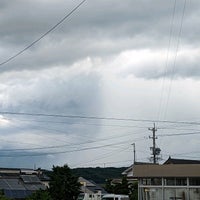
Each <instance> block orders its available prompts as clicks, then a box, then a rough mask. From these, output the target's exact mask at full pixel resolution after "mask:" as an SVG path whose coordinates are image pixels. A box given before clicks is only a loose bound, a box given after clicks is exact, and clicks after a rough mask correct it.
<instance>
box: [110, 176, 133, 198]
mask: <svg viewBox="0 0 200 200" xmlns="http://www.w3.org/2000/svg"><path fill="white" fill-rule="evenodd" d="M113 192H114V193H115V194H126V195H128V194H129V184H128V181H127V178H126V177H125V176H124V177H123V178H122V182H121V183H118V184H116V185H115V186H114V188H113Z"/></svg>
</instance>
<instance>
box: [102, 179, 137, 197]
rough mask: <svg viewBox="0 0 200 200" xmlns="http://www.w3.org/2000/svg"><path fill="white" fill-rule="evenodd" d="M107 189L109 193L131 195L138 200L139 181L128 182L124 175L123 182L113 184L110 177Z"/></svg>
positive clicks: (106, 185)
mask: <svg viewBox="0 0 200 200" xmlns="http://www.w3.org/2000/svg"><path fill="white" fill-rule="evenodd" d="M105 190H106V191H107V192H108V193H114V194H125V195H129V197H130V200H138V183H137V182H134V183H128V181H127V179H126V177H123V178H122V182H121V183H117V184H112V180H111V179H108V180H107V181H106V184H105Z"/></svg>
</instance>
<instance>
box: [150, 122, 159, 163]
mask: <svg viewBox="0 0 200 200" xmlns="http://www.w3.org/2000/svg"><path fill="white" fill-rule="evenodd" d="M149 130H150V131H152V133H153V137H149V138H151V139H153V147H152V154H153V163H154V164H156V139H157V138H156V131H157V129H156V126H155V123H154V126H153V128H149Z"/></svg>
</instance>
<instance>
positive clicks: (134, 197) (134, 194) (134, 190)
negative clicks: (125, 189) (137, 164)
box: [129, 182, 138, 200]
mask: <svg viewBox="0 0 200 200" xmlns="http://www.w3.org/2000/svg"><path fill="white" fill-rule="evenodd" d="M129 188H130V194H129V197H130V200H138V183H137V182H134V183H131V184H130V185H129Z"/></svg>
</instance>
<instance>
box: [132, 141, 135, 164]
mask: <svg viewBox="0 0 200 200" xmlns="http://www.w3.org/2000/svg"><path fill="white" fill-rule="evenodd" d="M131 145H133V156H134V157H133V164H135V162H136V154H135V143H133V144H131Z"/></svg>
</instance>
